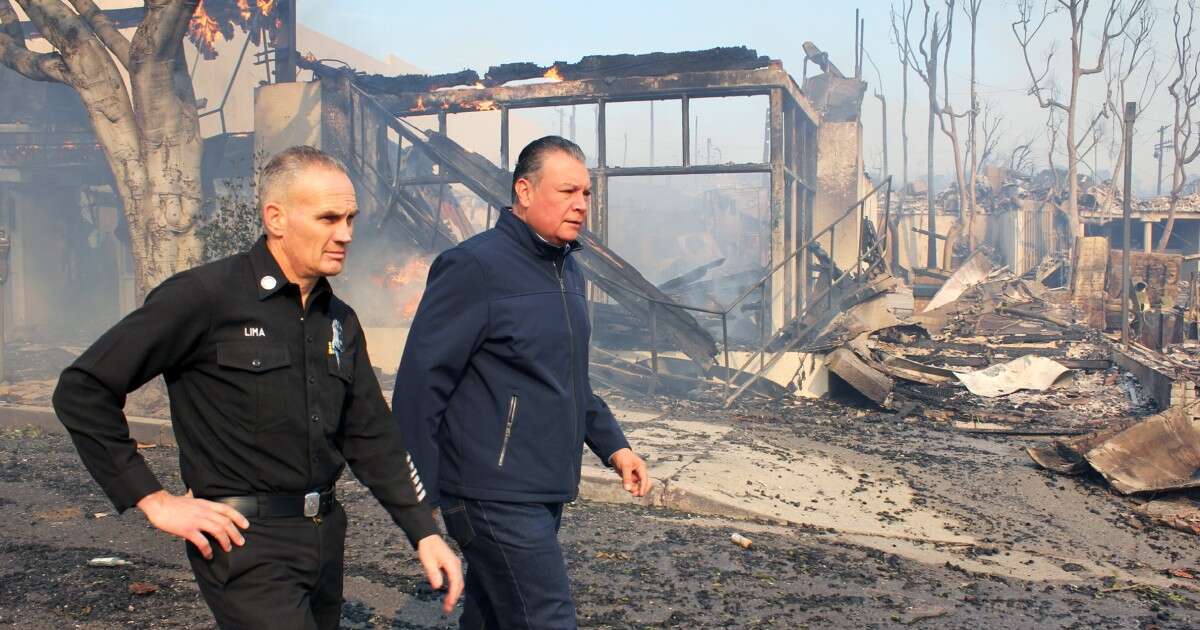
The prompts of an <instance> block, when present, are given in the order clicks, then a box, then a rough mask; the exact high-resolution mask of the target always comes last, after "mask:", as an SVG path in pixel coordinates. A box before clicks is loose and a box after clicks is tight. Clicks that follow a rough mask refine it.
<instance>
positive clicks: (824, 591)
mask: <svg viewBox="0 0 1200 630" xmlns="http://www.w3.org/2000/svg"><path fill="white" fill-rule="evenodd" d="M663 404H664V406H665V407H666V408H667V410H668V411H669V412H670V414H671V417H672V418H676V417H684V418H689V419H691V420H695V421H699V422H711V423H733V424H734V425H735V430H734V432H733V433H732V434H731V435H732V437H731V439H734V440H737V439H739V436H740V437H745V438H747V439H749V438H753V439H754V440H756V441H757V442H759V443H767V444H769V445H770V447H771V448H773V449H779V450H782V451H787V452H791V453H794V455H795V458H796V460H797V462H799V461H801V460H802V459H803V458H804V456H805V454H806V453H813V452H821V453H824V454H832V455H836V456H837V457H838V458H841V459H842V460H844V461H850V462H853V463H854V465H855V466H856V467H857V468H859V469H862V470H867V471H871V474H872V475H884V474H887V475H890V476H892V477H894V478H899V479H903V480H904V481H905V482H906V483H908V484H910V485H911V486H912V487H913V488H914V489H915V490H916V492H917V493H918V494H919V495H920V496H919V498H920V502H921V503H923V504H924V505H926V506H928V507H930V508H936V509H937V510H939V511H941V512H944V513H946V514H949V515H951V516H953V517H954V518H955V519H956V521H957V522H959V523H965V524H967V528H968V529H969V530H970V532H969V533H970V534H972V535H973V536H974V537H976V539H978V540H979V541H980V543H979V544H975V545H970V546H962V547H955V546H938V545H923V544H921V543H920V541H911V540H902V539H896V540H889V539H887V538H886V537H864V536H853V535H845V534H840V533H838V532H837V531H834V530H831V529H815V528H807V527H785V526H779V525H772V524H766V523H748V522H744V521H733V520H726V519H723V518H720V517H715V516H697V515H688V514H680V513H677V512H671V511H666V510H662V509H654V508H645V507H636V506H617V505H607V504H600V503H592V502H588V501H580V502H578V503H576V504H574V505H571V506H570V507H569V508H568V509H567V510H566V513H565V518H564V523H563V531H562V536H561V539H562V542H563V546H564V549H565V553H566V558H567V562H568V564H569V567H570V572H571V576H572V583H573V589H574V592H575V596H576V600H577V605H578V610H579V624H580V626H581V627H589V628H644V627H671V628H731V627H744V628H759V627H764V628H765V627H773V628H891V627H908V626H919V627H927V628H970V629H972V630H975V629H978V628H1000V627H1003V628H1195V627H1200V608H1198V605H1200V593H1198V591H1197V589H1196V588H1195V587H1193V586H1191V584H1188V583H1187V581H1186V580H1178V579H1170V578H1168V577H1167V576H1165V574H1164V571H1165V570H1166V569H1168V568H1170V567H1178V568H1188V567H1192V568H1195V567H1197V566H1200V540H1197V537H1195V536H1192V535H1189V534H1185V533H1182V532H1177V531H1173V530H1169V529H1165V528H1162V527H1158V526H1155V525H1152V524H1149V523H1147V522H1142V521H1139V520H1138V519H1137V518H1134V517H1131V515H1130V514H1129V510H1128V504H1127V502H1126V500H1124V499H1121V498H1119V497H1116V496H1115V495H1113V494H1112V493H1111V492H1110V491H1109V490H1107V489H1106V488H1105V487H1104V486H1103V485H1102V484H1100V483H1098V482H1096V481H1095V480H1092V479H1088V478H1083V479H1071V478H1057V477H1051V476H1049V475H1047V474H1045V473H1043V472H1041V471H1038V470H1037V469H1035V468H1034V467H1033V466H1032V465H1031V464H1029V463H1028V461H1027V458H1022V457H1021V456H1020V452H1019V448H1020V446H1022V445H1023V444H1024V443H1025V441H1021V440H1012V439H1008V438H1000V437H992V436H988V437H986V438H979V437H975V436H969V435H964V434H961V433H956V432H953V431H949V430H945V429H940V428H937V427H936V426H932V425H930V424H928V423H920V422H899V421H895V420H893V419H891V417H890V416H888V415H885V414H877V413H876V412H873V411H870V410H868V409H857V410H856V409H854V408H853V407H847V406H844V405H836V404H833V403H828V402H810V401H799V402H796V403H794V404H791V405H788V406H779V405H775V406H771V407H763V408H762V409H757V410H756V409H752V408H743V409H741V410H739V411H730V412H725V411H717V410H714V409H706V408H704V407H703V406H702V405H699V404H696V403H678V404H675V405H672V404H671V403H665V402H664V403H663ZM143 453H144V455H145V456H146V457H147V459H148V460H149V461H150V463H151V465H152V466H153V468H154V469H155V470H156V472H158V473H159V475H160V477H161V478H162V479H163V480H164V481H165V482H167V483H168V484H170V486H171V488H172V489H173V490H175V491H179V490H180V489H181V488H180V487H179V486H180V484H179V482H178V473H177V464H176V457H177V453H176V451H175V450H174V449H173V448H169V447H157V448H150V449H145V450H143ZM872 483H873V480H872V479H864V481H863V484H862V485H863V489H862V493H863V494H864V495H867V494H870V493H871V492H872V491H873V490H874V489H873V488H872ZM339 492H340V495H341V497H342V501H343V503H344V504H345V505H346V510H347V512H348V513H349V514H350V517H351V525H350V531H349V541H348V551H347V569H346V572H347V578H346V599H347V601H346V605H345V608H344V612H343V619H342V622H343V624H342V625H343V627H346V628H446V627H456V616H452V617H443V616H442V615H441V614H440V613H439V612H438V610H437V599H438V594H436V593H434V592H432V591H431V590H430V589H429V587H428V586H427V585H426V584H424V580H423V578H422V577H421V575H420V572H419V570H418V567H417V565H416V563H415V560H414V559H413V554H412V552H411V550H410V549H409V548H408V546H407V544H406V543H405V541H404V538H403V535H402V534H401V532H400V531H399V530H398V529H397V528H396V527H395V526H394V525H393V524H392V523H391V522H390V520H389V519H388V518H387V517H386V515H385V513H384V512H383V510H382V509H381V508H379V507H378V505H376V504H375V503H374V501H373V499H371V498H370V495H369V494H368V493H367V492H366V490H365V489H363V488H362V487H361V486H359V485H358V484H357V483H356V482H354V481H353V480H352V479H349V478H347V479H344V480H343V481H342V482H341V483H340V484H339ZM0 517H2V522H3V523H4V535H3V536H2V537H0V626H5V625H7V626H12V627H19V628H47V629H49V628H68V627H75V628H114V627H127V628H128V627H144V628H166V627H186V628H193V627H194V628H207V627H213V622H212V618H211V615H210V614H209V612H208V610H207V608H206V607H205V605H204V603H203V601H202V600H201V599H200V596H199V593H198V591H197V589H196V587H195V585H194V584H193V582H192V578H191V574H190V571H189V569H188V568H187V564H186V560H185V559H184V555H183V543H182V541H178V540H175V539H171V538H169V537H167V536H166V535H164V534H161V533H159V532H156V531H154V530H153V529H151V528H150V527H149V526H148V524H147V523H146V521H145V519H144V518H143V517H142V516H141V515H140V514H138V513H137V512H136V510H133V511H131V512H129V513H127V514H125V515H123V516H116V515H113V514H112V507H111V505H110V504H108V502H107V501H106V499H105V498H104V497H103V496H102V495H101V493H100V491H99V489H98V488H97V486H96V485H95V484H94V482H92V480H91V479H90V477H89V476H88V475H87V473H86V471H85V470H84V469H83V467H82V465H81V464H80V463H79V461H78V459H77V457H76V455H75V453H74V449H73V447H72V445H71V443H70V441H69V440H68V439H67V438H66V437H64V436H62V435H54V434H44V433H41V432H39V431H36V430H13V429H7V430H4V431H3V433H2V434H0ZM878 517H879V518H881V519H887V518H889V515H888V514H887V513H886V512H884V513H881V514H880V515H879V516H878ZM850 525H853V524H847V526H848V529H853V528H852V527H849V526H850ZM733 532H740V533H742V534H743V535H745V536H747V537H749V538H751V539H752V540H753V541H754V542H753V545H752V546H751V547H750V548H749V549H742V548H740V547H738V546H736V545H734V544H732V543H731V542H730V534H731V533H733ZM103 556H117V557H120V558H123V559H125V560H128V561H130V562H132V563H133V564H132V565H129V566H122V567H108V568H100V567H89V566H88V560H90V559H92V558H97V557H103ZM1026 564H1028V565H1029V566H1032V567H1034V568H1037V567H1040V566H1042V565H1045V567H1046V569H1045V570H1044V571H1042V570H1030V571H1028V572H1027V573H1026V575H1029V576H1032V577H1028V578H1026V577H1015V576H1016V575H1018V574H1020V569H1021V567H1022V566H1025V565H1026ZM1012 567H1016V569H1015V570H1014V569H1013V568H1012ZM1064 575H1065V576H1068V577H1069V578H1070V579H1060V578H1061V577H1062V576H1064ZM1156 576H1157V577H1156ZM135 584H136V585H137V586H135ZM134 590H141V591H146V590H153V592H152V593H150V594H135V593H134V592H133V591H134Z"/></svg>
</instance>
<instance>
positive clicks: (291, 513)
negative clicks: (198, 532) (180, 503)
mask: <svg viewBox="0 0 1200 630" xmlns="http://www.w3.org/2000/svg"><path fill="white" fill-rule="evenodd" d="M208 500H209V501H216V502H217V503H224V504H225V505H228V506H229V507H231V508H233V509H235V510H237V511H238V512H241V514H242V516H245V517H246V518H288V517H295V516H304V517H308V518H312V517H314V516H324V515H326V514H329V512H331V511H332V510H333V506H334V503H335V502H336V498H335V497H334V493H333V490H332V489H330V490H326V491H324V492H309V493H308V494H255V495H248V496H241V497H211V498H209V499H208Z"/></svg>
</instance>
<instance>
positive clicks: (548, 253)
mask: <svg viewBox="0 0 1200 630" xmlns="http://www.w3.org/2000/svg"><path fill="white" fill-rule="evenodd" d="M496 228H497V229H499V230H500V231H501V232H504V233H506V234H508V235H509V236H511V237H513V238H514V239H515V240H516V241H517V242H518V243H519V244H521V246H523V247H524V248H525V249H527V250H529V251H530V253H532V254H534V255H535V256H540V257H542V258H557V257H559V256H566V255H567V254H570V253H571V252H573V251H575V250H577V249H579V248H580V245H579V241H570V242H567V243H564V244H563V245H562V246H558V245H552V244H551V243H550V242H549V241H547V240H546V239H544V238H542V235H541V234H538V233H537V232H534V231H533V228H531V227H529V224H527V223H525V222H524V221H522V220H521V218H520V217H518V216H517V215H516V214H514V213H513V211H512V208H510V207H505V208H501V209H500V219H499V220H498V221H496Z"/></svg>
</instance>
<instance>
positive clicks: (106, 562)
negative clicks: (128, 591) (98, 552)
mask: <svg viewBox="0 0 1200 630" xmlns="http://www.w3.org/2000/svg"><path fill="white" fill-rule="evenodd" d="M132 564H133V563H132V562H130V561H128V560H122V559H121V558H118V557H116V556H106V557H103V558H92V559H91V560H88V566H89V567H126V566H131V565H132Z"/></svg>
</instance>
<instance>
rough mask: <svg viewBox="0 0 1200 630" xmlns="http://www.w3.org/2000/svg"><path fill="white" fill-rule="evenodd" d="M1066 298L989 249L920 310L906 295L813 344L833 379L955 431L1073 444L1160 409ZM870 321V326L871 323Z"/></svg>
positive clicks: (845, 319)
mask: <svg viewBox="0 0 1200 630" xmlns="http://www.w3.org/2000/svg"><path fill="white" fill-rule="evenodd" d="M1069 297H1070V296H1069V294H1068V292H1067V291H1065V290H1062V289H1053V290H1052V289H1047V288H1046V287H1045V286H1044V285H1041V284H1040V283H1037V282H1035V281H1030V280H1026V279H1023V278H1017V277H1015V276H1014V275H1013V274H1012V273H1011V272H1009V271H1008V270H1007V269H1004V268H994V267H993V266H992V264H991V262H990V260H989V259H988V258H987V256H986V255H985V254H984V253H982V252H980V253H977V254H976V255H973V256H972V257H971V258H970V259H969V260H968V261H967V262H966V263H965V264H964V265H962V266H961V267H959V270H958V271H956V272H955V273H954V274H953V275H952V276H951V277H950V278H949V279H948V280H947V281H946V282H945V283H944V284H943V285H942V288H941V289H940V290H939V291H938V292H937V293H936V294H935V295H934V296H933V297H932V299H930V300H928V301H927V302H926V303H924V304H921V303H920V300H913V298H912V296H911V292H910V290H908V289H906V288H898V289H896V290H895V291H893V292H892V293H890V294H887V295H884V296H877V297H875V298H872V299H870V300H867V301H865V302H862V303H860V304H858V305H855V306H854V307H853V308H851V309H849V310H848V311H847V312H846V313H844V314H843V316H841V317H839V318H838V319H836V320H835V321H834V322H833V323H831V324H830V326H829V327H828V328H827V330H826V331H825V332H824V333H823V334H822V335H821V336H820V337H819V338H818V340H817V341H816V342H815V343H814V344H812V345H811V346H810V347H809V348H808V350H809V351H826V352H828V354H827V363H828V366H829V369H830V372H831V373H832V374H833V375H836V376H837V377H838V379H840V380H841V381H843V382H845V383H846V384H848V385H849V386H850V387H852V388H853V389H855V390H857V391H858V392H859V393H861V394H863V395H864V396H866V397H867V398H870V399H871V400H873V401H874V402H876V403H878V404H879V405H881V406H883V407H885V408H887V409H890V410H893V411H895V412H896V415H897V417H901V418H904V417H921V418H925V419H932V420H938V421H944V422H949V423H953V425H954V426H955V427H957V428H960V429H963V430H970V431H981V432H1001V433H1010V434H1028V435H1035V434H1048V435H1071V434H1080V433H1086V432H1088V431H1091V430H1092V429H1094V428H1096V427H1098V426H1101V425H1102V424H1103V423H1104V422H1106V419H1111V418H1114V417H1128V416H1139V415H1146V414H1148V413H1151V412H1152V411H1153V410H1154V401H1153V400H1152V399H1151V397H1150V396H1149V395H1148V394H1146V393H1145V392H1144V391H1143V390H1142V388H1141V386H1140V385H1139V383H1138V381H1137V379H1136V378H1135V377H1134V376H1133V375H1132V374H1129V373H1128V372H1124V371H1122V370H1121V369H1119V368H1116V367H1114V366H1113V364H1112V360H1111V353H1112V351H1111V342H1110V341H1109V339H1108V338H1107V337H1105V335H1104V334H1103V333H1102V332H1100V331H1099V330H1096V329H1093V328H1088V327H1086V326H1083V325H1080V324H1077V323H1075V320H1076V319H1077V312H1076V310H1075V308H1074V306H1072V305H1071V304H1070V300H1069ZM863 322H867V323H868V324H867V325H863Z"/></svg>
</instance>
